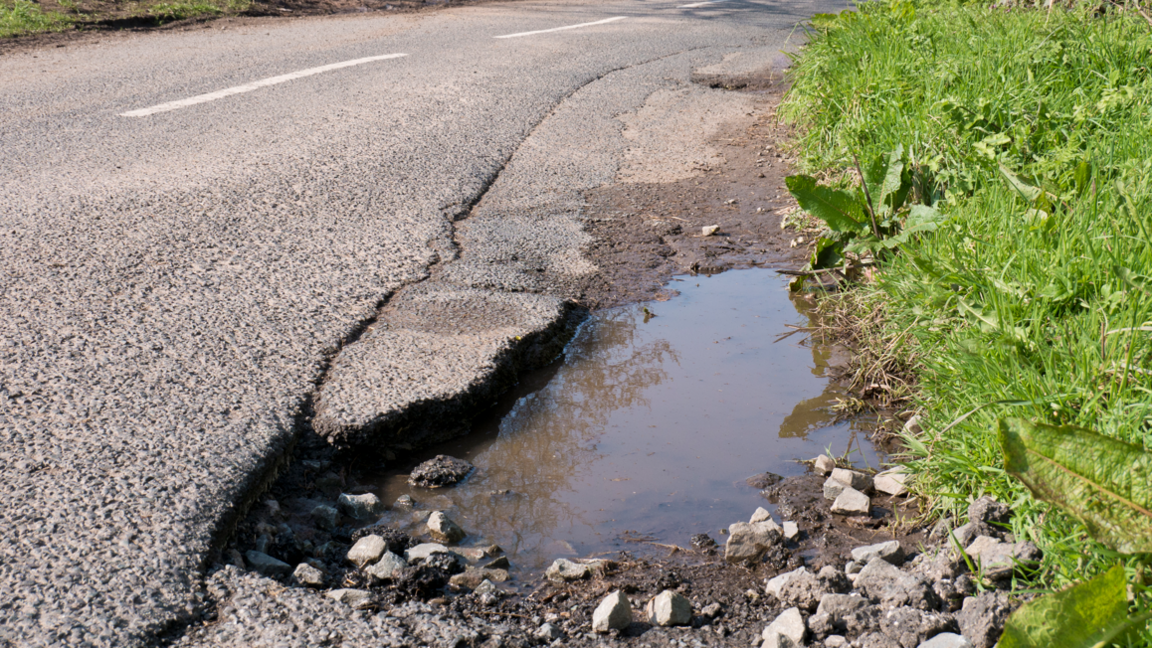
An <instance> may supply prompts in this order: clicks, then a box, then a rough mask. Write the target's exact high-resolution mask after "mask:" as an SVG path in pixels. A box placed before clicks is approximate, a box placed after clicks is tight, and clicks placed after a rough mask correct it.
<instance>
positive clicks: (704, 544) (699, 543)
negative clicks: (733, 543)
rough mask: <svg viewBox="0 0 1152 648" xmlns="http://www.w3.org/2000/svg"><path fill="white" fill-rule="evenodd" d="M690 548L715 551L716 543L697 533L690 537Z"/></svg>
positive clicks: (704, 534)
mask: <svg viewBox="0 0 1152 648" xmlns="http://www.w3.org/2000/svg"><path fill="white" fill-rule="evenodd" d="M692 546H693V547H696V548H697V549H715V548H716V541H715V540H713V539H712V536H710V535H708V534H707V533H697V534H696V535H694V536H692Z"/></svg>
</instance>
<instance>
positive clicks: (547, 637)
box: [532, 623, 564, 643]
mask: <svg viewBox="0 0 1152 648" xmlns="http://www.w3.org/2000/svg"><path fill="white" fill-rule="evenodd" d="M532 636H533V637H534V638H536V639H537V640H538V641H542V642H544V643H552V642H553V641H559V640H560V639H563V638H564V631H563V630H561V629H560V628H557V627H556V626H554V625H552V624H551V623H545V624H544V625H542V626H540V627H539V628H537V629H536V632H534V633H532Z"/></svg>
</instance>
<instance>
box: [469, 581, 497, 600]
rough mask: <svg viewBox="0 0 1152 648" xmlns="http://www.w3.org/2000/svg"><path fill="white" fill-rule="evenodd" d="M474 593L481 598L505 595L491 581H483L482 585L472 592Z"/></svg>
mask: <svg viewBox="0 0 1152 648" xmlns="http://www.w3.org/2000/svg"><path fill="white" fill-rule="evenodd" d="M472 593H473V594H477V595H480V596H493V597H499V596H501V595H502V594H503V592H501V591H500V588H499V587H496V584H495V583H493V582H492V581H490V580H484V581H481V582H480V584H479V585H477V586H476V589H474V590H472Z"/></svg>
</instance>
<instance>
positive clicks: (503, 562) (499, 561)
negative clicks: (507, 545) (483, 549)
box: [484, 556, 512, 569]
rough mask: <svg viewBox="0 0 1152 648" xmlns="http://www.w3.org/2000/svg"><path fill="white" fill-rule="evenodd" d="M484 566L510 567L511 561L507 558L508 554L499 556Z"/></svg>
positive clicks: (489, 567) (494, 567) (492, 567)
mask: <svg viewBox="0 0 1152 648" xmlns="http://www.w3.org/2000/svg"><path fill="white" fill-rule="evenodd" d="M484 567H486V568H488V569H512V562H511V561H510V560H508V556H500V557H499V558H496V559H494V560H492V561H491V562H489V563H488V564H487V565H484Z"/></svg>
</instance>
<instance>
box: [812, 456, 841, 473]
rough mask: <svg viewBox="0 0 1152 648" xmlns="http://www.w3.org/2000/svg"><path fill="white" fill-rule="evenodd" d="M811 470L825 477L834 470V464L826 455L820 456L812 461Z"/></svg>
mask: <svg viewBox="0 0 1152 648" xmlns="http://www.w3.org/2000/svg"><path fill="white" fill-rule="evenodd" d="M812 469H813V470H815V471H816V472H818V473H820V474H821V475H827V474H828V473H830V472H832V471H833V470H835V469H836V462H835V461H834V460H833V459H832V457H829V456H828V455H820V456H819V457H816V459H815V460H813V462H812Z"/></svg>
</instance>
